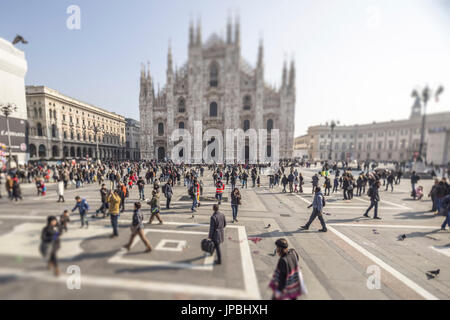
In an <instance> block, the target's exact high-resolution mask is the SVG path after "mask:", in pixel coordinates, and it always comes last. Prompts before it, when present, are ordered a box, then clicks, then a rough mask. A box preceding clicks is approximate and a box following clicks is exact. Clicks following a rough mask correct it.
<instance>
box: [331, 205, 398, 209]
mask: <svg viewBox="0 0 450 320" xmlns="http://www.w3.org/2000/svg"><path fill="white" fill-rule="evenodd" d="M325 208H327V209H358V210H359V209H367V207H358V206H330V205H327V206H326V207H325ZM378 210H398V208H387V207H378Z"/></svg>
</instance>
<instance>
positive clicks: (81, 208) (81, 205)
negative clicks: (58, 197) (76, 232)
mask: <svg viewBox="0 0 450 320" xmlns="http://www.w3.org/2000/svg"><path fill="white" fill-rule="evenodd" d="M75 201H76V203H75V207H73V209H72V212H74V211H75V210H76V209H78V212H79V213H80V220H81V227H80V228H83V227H84V225H86V229H87V228H88V227H89V222H88V220H87V214H88V211H89V204H88V203H87V201H86V199H81V197H80V196H76V197H75Z"/></svg>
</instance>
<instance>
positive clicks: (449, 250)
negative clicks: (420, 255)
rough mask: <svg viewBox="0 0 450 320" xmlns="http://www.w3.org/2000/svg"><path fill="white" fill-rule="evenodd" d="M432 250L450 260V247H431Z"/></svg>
mask: <svg viewBox="0 0 450 320" xmlns="http://www.w3.org/2000/svg"><path fill="white" fill-rule="evenodd" d="M430 248H431V249H433V250H434V251H437V252H439V253H441V254H443V255H445V256H447V257H449V258H450V247H449V246H441V247H438V246H431V247H430Z"/></svg>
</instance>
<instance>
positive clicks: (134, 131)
mask: <svg viewBox="0 0 450 320" xmlns="http://www.w3.org/2000/svg"><path fill="white" fill-rule="evenodd" d="M125 121H126V126H125V132H126V149H125V158H126V159H127V160H132V161H139V160H140V159H141V151H140V145H139V143H140V140H141V139H140V137H141V135H140V132H141V125H140V123H139V121H137V120H134V119H130V118H127V119H125Z"/></svg>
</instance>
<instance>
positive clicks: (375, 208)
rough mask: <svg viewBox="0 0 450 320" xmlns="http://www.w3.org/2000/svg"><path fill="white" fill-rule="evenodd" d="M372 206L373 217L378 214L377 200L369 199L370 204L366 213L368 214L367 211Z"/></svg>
mask: <svg viewBox="0 0 450 320" xmlns="http://www.w3.org/2000/svg"><path fill="white" fill-rule="evenodd" d="M372 208H374V210H373V217H374V218H375V217H377V216H378V201H371V202H370V206H369V208H367V210H366V214H368V213H369V211H370V210H371V209H372Z"/></svg>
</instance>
